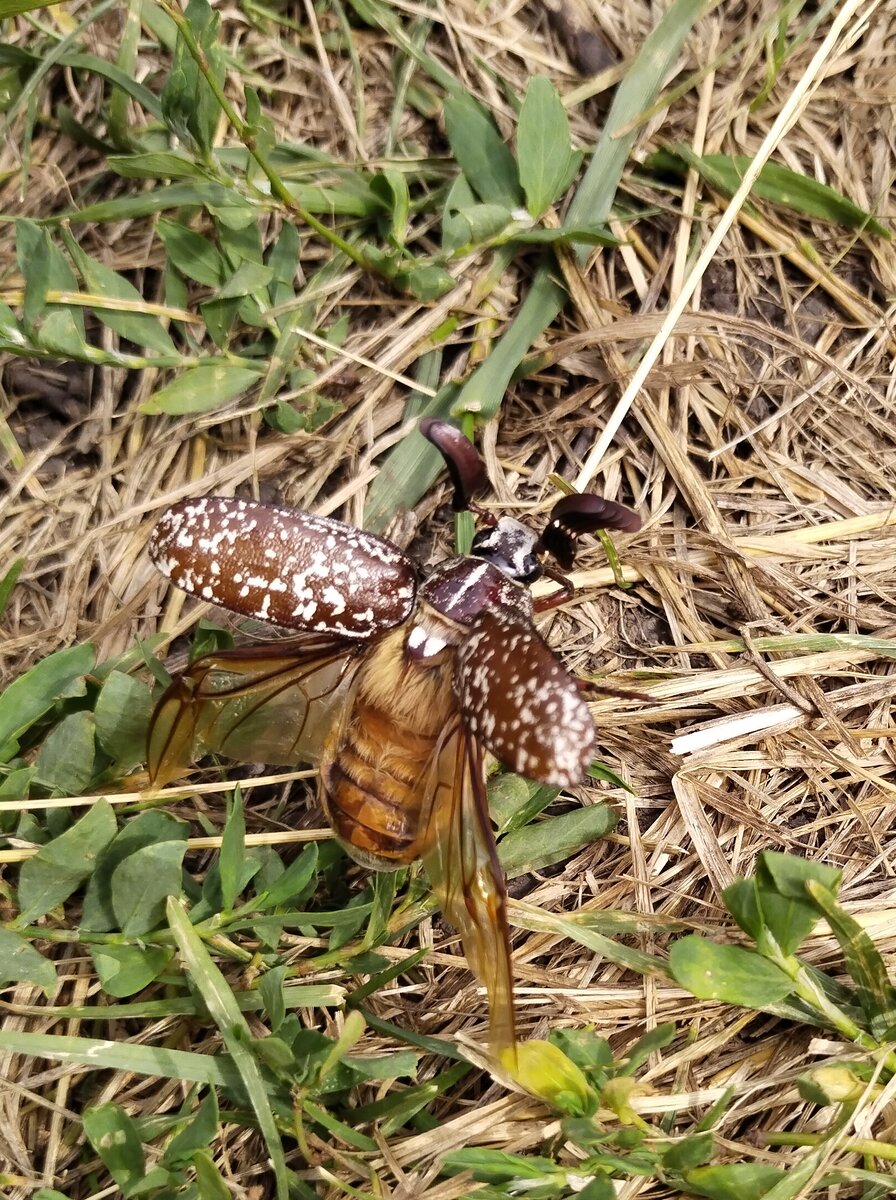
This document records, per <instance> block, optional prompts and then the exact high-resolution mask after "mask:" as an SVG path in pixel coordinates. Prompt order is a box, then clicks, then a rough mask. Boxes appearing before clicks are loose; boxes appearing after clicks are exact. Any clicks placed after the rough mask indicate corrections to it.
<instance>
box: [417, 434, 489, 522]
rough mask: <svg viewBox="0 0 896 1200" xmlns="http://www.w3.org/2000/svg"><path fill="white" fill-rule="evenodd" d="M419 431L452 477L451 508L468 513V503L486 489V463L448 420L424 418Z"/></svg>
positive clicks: (487, 482)
mask: <svg viewBox="0 0 896 1200" xmlns="http://www.w3.org/2000/svg"><path fill="white" fill-rule="evenodd" d="M419 428H420V432H421V433H422V434H423V436H424V437H425V438H426V440H427V441H428V442H431V443H432V445H433V446H435V448H436V449H437V450H438V452H439V453H440V454H441V456H442V458H444V460H445V466H446V467H447V468H448V474H449V475H450V476H451V483H452V484H453V486H454V496H453V497H452V500H451V507H452V508H453V509H454V511H455V512H457V513H460V512H469V511H470V510H471V509H472V507H473V506H472V504H471V500H472V498H473V496H474V495H475V494H476V493H477V492H487V491H488V489H489V486H490V484H489V481H488V475H486V473H485V463H484V462H483V461H482V458H481V457H480V455H479V451H478V450H477V449H476V447H475V446H474V445H473V443H472V442H471V441H470V439H469V438H467V437H464V435H463V434H462V433H461V431H460V430H459V429H458V428H457V427H456V426H454V425H452V424H451V423H450V422H449V421H440V420H438V419H437V418H435V417H427V418H426V419H425V420H423V421H421V422H420V426H419Z"/></svg>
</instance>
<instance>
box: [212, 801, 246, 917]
mask: <svg viewBox="0 0 896 1200" xmlns="http://www.w3.org/2000/svg"><path fill="white" fill-rule="evenodd" d="M245 859H246V822H245V819H244V817H243V801H242V798H241V796H240V791H239V788H237V789H236V790H235V792H234V793H233V800H232V801H231V804H230V811H229V812H228V814H227V822H226V824H225V826H224V835H223V837H222V839H221V853H220V855H219V857H218V870H219V874H220V879H221V900H222V904H223V907H224V911H225V912H229V911H230V910H231V909H232V908H233V906H234V904H235V903H236V898H237V896H238V895H239V894H240V891H241V890H242V887H243V870H244V866H245Z"/></svg>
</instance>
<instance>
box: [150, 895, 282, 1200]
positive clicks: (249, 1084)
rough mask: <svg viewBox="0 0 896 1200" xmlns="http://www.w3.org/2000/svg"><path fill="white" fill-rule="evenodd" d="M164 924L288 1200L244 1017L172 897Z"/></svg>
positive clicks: (278, 1144) (268, 1107) (274, 1129)
mask: <svg viewBox="0 0 896 1200" xmlns="http://www.w3.org/2000/svg"><path fill="white" fill-rule="evenodd" d="M168 923H169V925H170V926H171V932H172V933H173V934H174V939H175V941H176V942H177V946H178V949H179V950H180V952H181V954H182V955H183V959H184V963H185V965H186V967H187V970H188V971H189V972H190V977H191V979H192V980H193V983H194V985H195V987H196V988H197V989H198V990H199V992H200V993H201V995H202V998H203V1000H204V1001H205V1003H206V1006H207V1008H208V1011H209V1013H210V1014H211V1016H212V1019H213V1020H214V1022H215V1024H216V1025H217V1026H218V1029H219V1030H220V1031H221V1037H222V1039H223V1041H224V1045H225V1046H226V1047H227V1049H228V1051H229V1053H230V1056H231V1058H232V1059H233V1063H234V1066H235V1067H236V1069H237V1071H238V1072H239V1074H240V1077H241V1079H242V1083H243V1087H244V1088H245V1090H246V1093H247V1095H248V1097H249V1102H250V1103H251V1105H252V1108H253V1111H254V1112H255V1116H256V1118H257V1120H258V1127H259V1129H260V1130H261V1134H262V1137H263V1138H264V1141H265V1145H266V1146H267V1149H268V1154H269V1155H270V1156H271V1165H272V1167H273V1169H274V1180H275V1184H276V1194H277V1200H288V1192H289V1188H288V1183H287V1176H286V1159H285V1157H284V1154H283V1143H282V1142H281V1141H280V1135H279V1133H278V1132H277V1123H276V1121H275V1119H274V1113H273V1109H272V1107H271V1101H270V1098H269V1097H268V1093H267V1089H266V1087H265V1083H264V1079H263V1077H262V1074H261V1068H260V1067H259V1064H258V1061H257V1059H256V1058H255V1056H254V1055H253V1053H252V1051H251V1050H250V1048H249V1042H250V1040H251V1037H252V1034H251V1031H250V1029H249V1026H248V1024H247V1022H246V1018H245V1017H244V1016H243V1014H242V1012H241V1011H240V1007H239V1005H238V1004H237V1002H236V999H235V997H234V995H233V992H232V991H231V989H230V985H229V984H228V983H227V980H226V979H225V978H224V976H223V975H222V974H221V972H220V971H219V970H218V968H217V966H215V963H214V962H213V961H212V957H211V955H210V954H209V952H208V951H207V950H206V948H205V946H204V945H203V943H202V939H201V938H200V937H199V935H198V934H197V932H196V930H195V929H194V928H193V926H192V925H191V924H190V920H189V918H188V916H187V914H186V912H185V911H184V907H183V905H182V904H181V903H180V902H179V901H178V900H176V899H175V898H174V897H173V896H172V897H170V898H169V900H168Z"/></svg>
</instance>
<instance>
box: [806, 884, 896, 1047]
mask: <svg viewBox="0 0 896 1200" xmlns="http://www.w3.org/2000/svg"><path fill="white" fill-rule="evenodd" d="M806 887H807V888H808V890H809V894H810V896H811V897H812V900H813V901H814V902H815V904H816V905H817V906H818V910H819V911H820V912H822V913H824V915H825V917H826V918H827V921H828V924H829V925H830V927H831V931H832V932H833V934H834V937H835V938H836V939H837V941H838V943H839V945H840V949H841V950H842V951H843V957H844V959H845V960H846V969H847V971H848V972H849V974H850V977H851V978H852V979H853V980H854V981H855V983H856V987H857V989H858V993H859V1003H860V1004H861V1005H862V1011H863V1012H864V1014H865V1019H866V1021H867V1022H868V1028H869V1029H870V1031H871V1033H872V1035H873V1036H874V1037H875V1038H877V1039H878V1040H879V1041H881V1040H883V1039H884V1038H886V1037H887V1036H890V1037H892V1032H891V1031H892V1030H893V1028H894V1026H896V988H894V987H893V985H892V984H891V983H890V977H889V975H888V973H887V966H886V963H885V962H884V960H883V958H882V957H881V955H880V952H879V950H878V949H877V947H876V946H875V944H874V942H872V940H871V938H870V937H869V936H868V934H867V933H866V932H865V930H864V929H863V928H862V926H861V925H860V924H859V923H858V921H856V920H854V919H853V918H852V917H851V916H850V915H849V913H847V912H844V910H843V909H842V908H841V907H840V905H839V904H838V903H837V902H836V900H835V899H834V896H833V893H832V892H830V891H828V889H827V888H825V887H822V885H821V884H820V883H816V882H815V881H814V880H809V881H808V883H807V884H806Z"/></svg>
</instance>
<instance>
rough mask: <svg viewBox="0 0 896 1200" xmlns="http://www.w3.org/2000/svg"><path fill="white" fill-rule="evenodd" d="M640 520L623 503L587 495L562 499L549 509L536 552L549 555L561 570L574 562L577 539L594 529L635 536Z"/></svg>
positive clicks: (565, 569)
mask: <svg viewBox="0 0 896 1200" xmlns="http://www.w3.org/2000/svg"><path fill="white" fill-rule="evenodd" d="M640 528H641V518H640V517H639V516H638V514H637V513H636V512H633V511H632V509H630V508H626V507H625V505H624V504H617V503H616V501H615V500H607V499H605V498H604V497H603V496H595V495H593V494H592V493H590V492H586V493H583V494H582V495H575V496H564V497H563V499H562V500H558V501H557V503H556V504H555V505H554V507H553V508H552V509H551V519H550V521H549V522H548V524H547V525H546V526H545V530H544V533H542V535H541V540H540V542H539V549H540V550H546V551H547V553H548V554H550V555H552V556H553V557H554V558H555V559H556V560H557V562H558V563H559V564H560V566H561V567H562V568H563V570H564V571H568V570H569V569H570V568H571V567H572V565H573V562H574V561H575V557H576V549H577V546H578V539H579V538H580V537H581V535H582V534H583V533H594V532H595V531H596V530H598V529H617V530H619V531H620V532H623V533H637V532H638V530H639V529H640Z"/></svg>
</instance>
